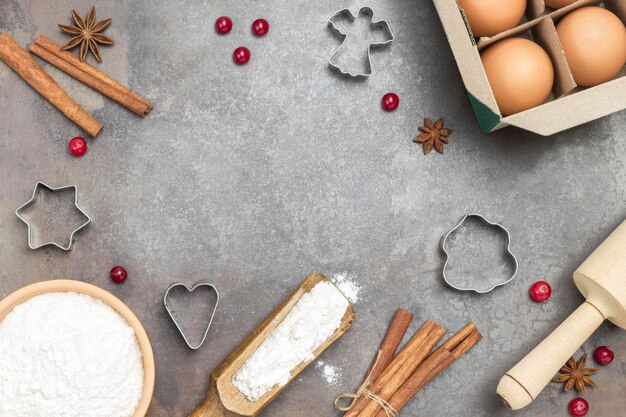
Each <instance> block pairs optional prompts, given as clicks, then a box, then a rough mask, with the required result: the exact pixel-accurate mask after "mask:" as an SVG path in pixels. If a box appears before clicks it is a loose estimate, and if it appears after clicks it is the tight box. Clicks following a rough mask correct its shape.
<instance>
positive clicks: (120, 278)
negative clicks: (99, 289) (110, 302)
mask: <svg viewBox="0 0 626 417" xmlns="http://www.w3.org/2000/svg"><path fill="white" fill-rule="evenodd" d="M109 275H110V276H111V280H112V281H113V282H115V283H116V284H121V283H123V282H124V281H126V278H128V273H127V272H126V270H125V269H124V267H122V266H114V267H113V269H111V273H110V274H109Z"/></svg>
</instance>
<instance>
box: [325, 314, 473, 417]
mask: <svg viewBox="0 0 626 417" xmlns="http://www.w3.org/2000/svg"><path fill="white" fill-rule="evenodd" d="M412 320H413V315H412V314H411V313H409V312H408V311H405V310H402V309H399V310H398V311H397V312H396V314H395V317H394V319H393V321H392V323H391V326H390V327H389V330H388V331H387V334H386V335H385V338H384V339H383V342H382V343H381V345H380V348H379V350H378V354H377V355H376V358H375V360H374V362H373V363H372V366H371V368H370V371H369V373H368V375H367V377H366V378H365V381H364V382H363V384H362V385H361V388H360V389H359V391H358V392H357V395H348V396H349V397H353V398H354V401H353V402H352V404H350V405H349V406H348V407H341V406H340V405H339V401H337V402H335V404H336V405H337V408H338V409H340V410H341V411H346V414H345V415H344V417H394V416H395V415H397V413H398V412H400V410H402V408H404V407H405V406H406V405H407V404H408V403H409V402H410V401H411V400H412V399H413V397H415V395H417V393H418V392H419V391H420V390H421V389H422V388H423V387H424V386H425V385H426V384H427V383H428V382H429V381H430V380H431V379H433V378H434V377H436V376H437V375H438V374H439V373H441V372H442V371H443V370H445V369H446V368H447V367H448V366H450V365H451V364H452V363H453V362H454V361H456V360H457V359H459V358H460V357H461V356H462V355H463V354H465V353H466V352H467V351H469V350H470V349H471V348H472V347H473V346H474V345H475V344H476V343H478V341H480V339H481V338H482V336H481V335H480V333H479V332H478V330H477V329H476V326H475V325H474V323H469V324H467V325H466V326H465V327H463V328H462V329H461V330H459V331H458V332H457V333H456V334H455V335H453V336H452V337H451V338H450V339H448V340H447V341H446V342H444V343H443V344H442V345H441V346H439V347H438V348H437V349H435V346H436V345H437V344H438V343H439V342H440V341H441V339H442V338H443V337H444V336H445V334H446V330H445V329H444V328H443V327H441V326H439V325H438V324H436V323H435V322H433V321H432V320H427V321H426V322H425V323H424V324H423V325H422V327H421V328H420V329H419V330H418V331H417V333H416V334H415V335H414V336H413V338H412V339H411V340H410V341H409V342H408V343H407V344H406V346H405V347H404V348H403V349H402V350H401V351H400V352H399V353H398V354H397V355H396V351H397V350H398V347H399V346H400V343H401V342H402V339H403V337H404V335H405V333H406V331H407V329H408V328H409V325H410V323H411V321H412ZM433 349H434V350H433ZM342 397H346V395H345V394H342V395H340V396H339V397H338V400H340V399H341V398H342Z"/></svg>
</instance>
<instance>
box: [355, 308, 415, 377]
mask: <svg viewBox="0 0 626 417" xmlns="http://www.w3.org/2000/svg"><path fill="white" fill-rule="evenodd" d="M412 321H413V314H411V313H410V312H408V311H406V310H404V309H401V308H399V309H398V310H397V311H396V314H395V315H394V316H393V320H392V321H391V325H390V326H389V329H388V330H387V334H385V337H384V338H383V341H382V342H381V344H380V347H379V348H378V354H377V355H376V358H375V359H374V362H373V363H372V366H371V368H370V371H369V372H368V374H367V378H366V380H369V381H370V382H373V381H376V380H377V379H378V377H379V376H380V374H382V373H383V371H384V370H385V369H387V366H389V364H390V363H391V360H392V359H393V357H394V355H395V354H396V352H397V351H398V347H399V346H400V343H402V339H403V338H404V335H405V334H406V331H407V330H408V329H409V326H410V325H411V322H412Z"/></svg>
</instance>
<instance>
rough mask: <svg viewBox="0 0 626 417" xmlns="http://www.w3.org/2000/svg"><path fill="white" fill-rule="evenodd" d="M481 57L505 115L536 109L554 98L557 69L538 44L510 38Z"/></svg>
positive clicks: (491, 47)
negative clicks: (551, 93) (553, 87)
mask: <svg viewBox="0 0 626 417" xmlns="http://www.w3.org/2000/svg"><path fill="white" fill-rule="evenodd" d="M481 57H482V60H483V65H484V67H485V72H486V73H487V78H488V79H489V84H491V89H492V91H493V94H494V96H495V97H496V102H497V103H498V107H499V108H500V113H502V115H503V116H508V115H511V114H515V113H519V112H521V111H524V110H528V109H530V108H533V107H536V106H538V105H540V104H541V103H543V102H544V101H545V100H546V98H547V97H548V96H549V95H550V91H551V90H552V85H553V84H554V67H553V66H552V61H551V60H550V57H549V56H548V54H547V53H546V51H544V50H543V48H542V47H541V46H539V45H537V44H536V43H535V42H533V41H529V40H528V39H522V38H507V39H504V40H501V41H499V42H496V43H495V44H493V45H491V46H490V47H489V48H487V49H486V50H485V51H484V52H483V53H482V55H481Z"/></svg>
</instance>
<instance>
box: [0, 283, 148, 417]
mask: <svg viewBox="0 0 626 417" xmlns="http://www.w3.org/2000/svg"><path fill="white" fill-rule="evenodd" d="M143 378H144V373H143V361H142V357H141V350H140V348H139V343H138V342H137V338H136V336H135V333H134V331H133V329H132V327H130V325H129V324H128V323H127V322H126V320H124V318H123V317H122V316H120V315H119V314H118V313H117V312H116V311H115V310H113V309H112V308H111V307H109V306H108V305H106V304H105V303H103V302H102V301H100V300H98V299H95V298H93V297H90V296H88V295H83V294H79V293H75V292H64V293H61V292H57V293H46V294H42V295H38V296H35V297H33V298H30V299H29V300H27V301H25V302H24V303H22V304H20V305H18V306H16V307H15V308H14V309H13V311H12V312H10V313H9V314H8V315H7V316H6V317H5V318H4V320H2V321H1V322H0V416H1V417H77V416H80V417H130V416H132V414H133V412H134V410H135V408H136V407H137V405H138V403H139V400H140V398H141V393H142V389H143Z"/></svg>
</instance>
